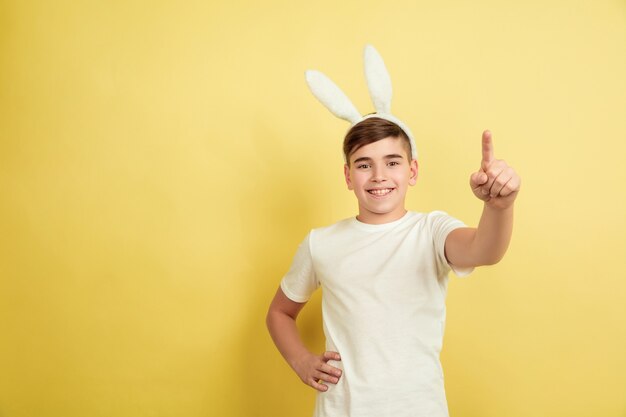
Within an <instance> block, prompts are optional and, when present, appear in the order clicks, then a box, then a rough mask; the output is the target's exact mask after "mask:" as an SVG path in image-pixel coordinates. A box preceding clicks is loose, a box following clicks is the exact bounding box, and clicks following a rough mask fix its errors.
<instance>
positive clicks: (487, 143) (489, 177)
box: [470, 130, 521, 209]
mask: <svg viewBox="0 0 626 417" xmlns="http://www.w3.org/2000/svg"><path fill="white" fill-rule="evenodd" d="M482 142H483V159H482V161H481V163H480V169H479V170H478V172H475V173H473V174H472V176H471V177H470V186H471V187H472V191H473V192H474V195H475V196H476V197H478V198H479V199H481V200H483V201H484V202H485V204H486V205H488V206H491V207H493V208H497V209H505V208H508V207H510V206H511V205H512V204H513V202H514V201H515V198H516V197H517V193H518V192H519V188H520V183H521V179H520V177H519V175H517V173H516V172H515V170H514V169H513V168H511V167H510V166H508V165H507V163H506V162H504V161H503V160H501V159H496V158H495V157H494V155H493V142H492V140H491V132H490V131H488V130H485V131H484V132H483V139H482Z"/></svg>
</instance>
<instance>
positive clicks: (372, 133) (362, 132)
mask: <svg viewBox="0 0 626 417" xmlns="http://www.w3.org/2000/svg"><path fill="white" fill-rule="evenodd" d="M390 136H391V137H394V138H400V139H402V141H403V142H404V148H405V150H406V153H407V158H408V160H409V161H410V160H411V159H412V158H411V142H410V141H409V137H408V136H407V135H406V133H404V130H402V129H401V128H400V126H398V125H397V124H395V123H393V122H390V121H389V120H386V119H381V118H380V117H369V118H367V119H365V120H363V121H361V122H359V123H357V124H355V125H354V126H352V128H350V130H348V133H346V137H345V138H344V140H343V154H344V155H345V157H346V163H347V164H348V166H350V155H352V154H353V153H354V152H356V151H357V150H358V149H359V148H361V147H363V146H365V145H369V144H370V143H374V142H378V141H379V140H382V139H385V138H388V137H390Z"/></svg>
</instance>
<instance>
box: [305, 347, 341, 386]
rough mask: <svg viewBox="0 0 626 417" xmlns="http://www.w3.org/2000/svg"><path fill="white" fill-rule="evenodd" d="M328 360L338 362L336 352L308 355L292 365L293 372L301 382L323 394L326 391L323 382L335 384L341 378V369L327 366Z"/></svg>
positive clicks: (338, 358)
mask: <svg viewBox="0 0 626 417" xmlns="http://www.w3.org/2000/svg"><path fill="white" fill-rule="evenodd" d="M330 360H335V361H340V360H341V356H339V353H337V352H330V351H328V352H324V353H323V354H322V355H314V354H313V353H309V354H308V355H306V356H304V357H303V358H302V359H301V360H300V361H298V362H296V363H295V364H294V370H295V371H296V373H297V374H298V376H299V377H300V379H301V380H302V382H304V383H305V384H307V385H310V386H312V387H313V388H315V389H316V390H318V391H322V392H324V391H326V390H328V386H327V385H326V384H324V382H330V383H331V384H336V383H337V382H339V378H340V377H341V369H339V368H335V367H334V366H331V365H329V364H328V361H330Z"/></svg>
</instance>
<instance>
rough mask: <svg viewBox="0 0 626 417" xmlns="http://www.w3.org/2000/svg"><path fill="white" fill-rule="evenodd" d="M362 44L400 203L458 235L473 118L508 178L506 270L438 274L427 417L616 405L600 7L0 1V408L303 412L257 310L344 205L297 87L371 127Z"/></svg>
mask: <svg viewBox="0 0 626 417" xmlns="http://www.w3.org/2000/svg"><path fill="white" fill-rule="evenodd" d="M366 43H372V44H373V45H374V46H375V47H376V48H377V49H378V50H379V51H380V52H381V54H382V56H383V57H384V59H385V61H386V63H387V67H388V69H389V71H390V73H391V77H392V82H393V85H394V99H393V106H394V107H393V108H394V112H395V113H396V114H397V115H398V117H400V118H401V119H403V120H405V121H406V122H407V123H408V124H409V125H410V126H411V127H412V129H413V131H414V133H415V135H416V137H417V138H418V145H417V146H418V149H419V152H420V174H419V175H420V176H419V179H418V184H417V186H416V187H414V188H413V189H412V190H411V191H410V193H409V197H408V203H407V206H408V208H409V209H412V210H418V211H427V210H434V209H443V210H446V211H448V212H449V213H451V214H452V215H454V216H456V217H459V218H461V219H462V220H464V221H465V222H467V223H468V224H471V225H476V224H477V222H478V219H479V215H480V211H481V204H480V202H479V201H478V200H476V199H475V198H474V197H473V195H472V193H471V191H470V190H469V186H468V181H469V175H470V174H471V172H473V171H474V170H476V169H477V168H478V165H479V162H480V155H481V154H480V138H481V133H482V131H483V130H484V129H491V130H492V132H493V137H494V145H495V150H496V157H498V158H501V159H505V160H507V162H509V163H510V164H511V165H512V166H513V167H515V168H516V169H517V170H518V172H519V173H520V175H521V176H522V191H521V193H520V196H519V198H518V202H517V204H516V225H515V231H514V237H513V241H512V243H511V246H510V249H509V253H508V254H507V256H506V257H505V259H504V260H503V261H502V262H501V263H500V264H498V265H495V266H491V267H485V268H479V269H477V270H476V271H475V272H474V274H473V275H472V276H471V277H470V278H468V279H467V280H458V279H456V277H454V276H451V281H450V287H449V293H448V299H447V303H448V319H447V327H446V334H445V341H444V350H443V352H442V361H443V366H444V372H445V377H446V390H447V396H448V402H449V407H450V414H451V416H452V417H490V416H507V417H528V416H533V417H544V416H545V417H559V416H564V417H565V416H567V417H578V416H580V417H583V416H585V417H586V416H598V417H600V416H602V417H604V416H606V417H624V416H626V376H625V375H626V355H625V354H624V352H626V320H625V319H626V276H625V273H624V271H625V267H626V261H625V258H624V253H625V251H626V223H625V218H626V216H624V213H625V212H626V207H625V206H626V204H625V203H626V197H625V194H626V193H625V191H624V190H625V189H624V183H625V182H626V168H625V166H626V160H625V157H624V155H625V152H626V144H625V143H626V123H625V122H624V121H625V120H626V118H625V117H626V81H625V76H624V74H626V3H625V2H624V1H617V0H613V1H609V0H602V1H595V2H570V1H565V0H559V1H556V0H555V1H534V0H533V1H527V2H500V1H487V0H477V1H473V2H462V1H446V2H427V1H418V2H414V1H402V2H393V3H381V2H369V3H363V2H355V1H346V2H340V3H338V4H337V3H336V2H330V1H323V2H321V3H319V2H318V3H312V2H287V1H276V0H271V1H266V2H252V1H250V2H230V3H228V2H200V1H197V2H173V1H172V2H162V1H156V2H155V1H144V2H142V1H128V2H121V1H119V2H118V1H115V2H71V1H57V2H45V1H26V2H24V1H3V2H1V3H0V375H1V377H0V416H2V417H18V416H19V417H57V416H58V417H85V416H120V417H124V416H128V417H130V416H133V417H135V416H181V417H182V416H185V417H192V416H216V417H265V416H267V417H299V416H303V417H306V416H310V415H311V414H312V410H313V399H314V395H315V394H314V391H313V390H312V389H311V388H308V387H306V386H304V385H303V384H302V383H301V382H300V381H299V379H298V378H297V376H296V375H295V374H294V373H293V372H292V371H291V369H290V368H289V367H288V366H287V364H286V363H285V362H284V361H283V359H282V357H281V356H280V354H279V353H278V351H277V350H276V349H275V347H274V345H273V343H272V341H271V339H270V337H269V335H268V333H267V331H266V329H265V313H266V310H267V307H268V304H269V302H270V300H271V298H272V297H273V295H274V292H275V291H276V288H277V286H278V283H279V280H280V278H281V277H282V274H284V273H285V272H286V270H287V268H288V267H289V264H290V262H291V257H292V256H293V254H294V253H295V250H296V247H297V245H298V243H299V242H300V241H301V240H302V238H303V237H304V236H305V234H306V233H307V232H308V230H309V229H311V228H313V227H320V226H324V225H327V224H330V223H332V222H334V221H336V220H339V219H342V218H345V217H348V216H352V215H354V214H356V202H355V200H354V197H353V196H352V194H350V193H349V192H348V191H347V190H346V189H345V186H344V184H343V179H342V158H341V151H340V146H341V145H340V143H341V139H342V135H343V134H344V133H345V131H346V129H347V127H348V126H347V123H346V122H343V121H341V120H338V119H335V118H334V117H333V116H332V115H331V114H330V113H328V111H327V110H326V109H324V108H323V107H322V106H321V105H320V104H319V103H318V102H317V101H316V100H315V98H314V97H313V96H312V95H311V93H310V92H309V91H308V89H307V87H306V84H305V82H304V70H305V69H307V68H316V69H319V70H321V71H323V72H325V73H326V74H328V75H329V76H330V77H331V78H332V79H333V80H334V81H336V82H337V83H338V85H339V86H340V87H341V88H342V89H344V91H346V93H347V94H348V96H349V97H350V98H351V99H352V100H353V101H354V103H355V105H356V106H357V108H358V109H359V110H360V111H361V112H362V113H366V112H370V111H372V109H373V107H372V105H371V103H370V102H369V97H368V95H367V88H366V84H365V80H364V76H363V68H362V49H363V46H364V45H365V44H366ZM320 296H321V294H320V293H319V292H318V293H317V294H316V295H315V297H314V298H313V300H312V301H311V302H310V303H309V305H307V307H306V308H305V309H304V310H303V312H302V314H301V317H300V319H299V325H300V328H301V329H302V335H303V338H304V340H305V341H306V343H307V344H308V345H309V346H310V348H311V349H312V350H317V351H321V350H322V349H323V346H324V341H323V335H322V330H321V313H320V311H319V308H320ZM364 365H365V366H366V364H364Z"/></svg>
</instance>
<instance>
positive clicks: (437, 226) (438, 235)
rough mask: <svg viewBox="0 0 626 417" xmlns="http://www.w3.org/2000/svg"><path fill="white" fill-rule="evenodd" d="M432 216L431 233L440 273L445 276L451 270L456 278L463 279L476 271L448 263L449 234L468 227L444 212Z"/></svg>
mask: <svg viewBox="0 0 626 417" xmlns="http://www.w3.org/2000/svg"><path fill="white" fill-rule="evenodd" d="M430 215H431V232H432V236H433V241H434V244H435V251H436V253H437V265H438V267H439V271H440V272H441V273H442V274H443V275H447V274H448V272H450V270H452V271H454V273H455V274H456V276H458V277H459V278H463V277H466V276H468V275H469V274H471V273H472V272H473V271H474V267H468V268H459V267H456V266H453V265H451V264H450V263H448V260H447V259H446V255H445V245H446V238H447V237H448V233H450V232H451V231H453V230H454V229H458V228H460V227H467V225H466V224H465V223H463V222H462V221H461V220H459V219H456V218H454V217H452V216H450V215H449V214H448V213H446V212H444V211H433V212H432V213H430Z"/></svg>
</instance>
